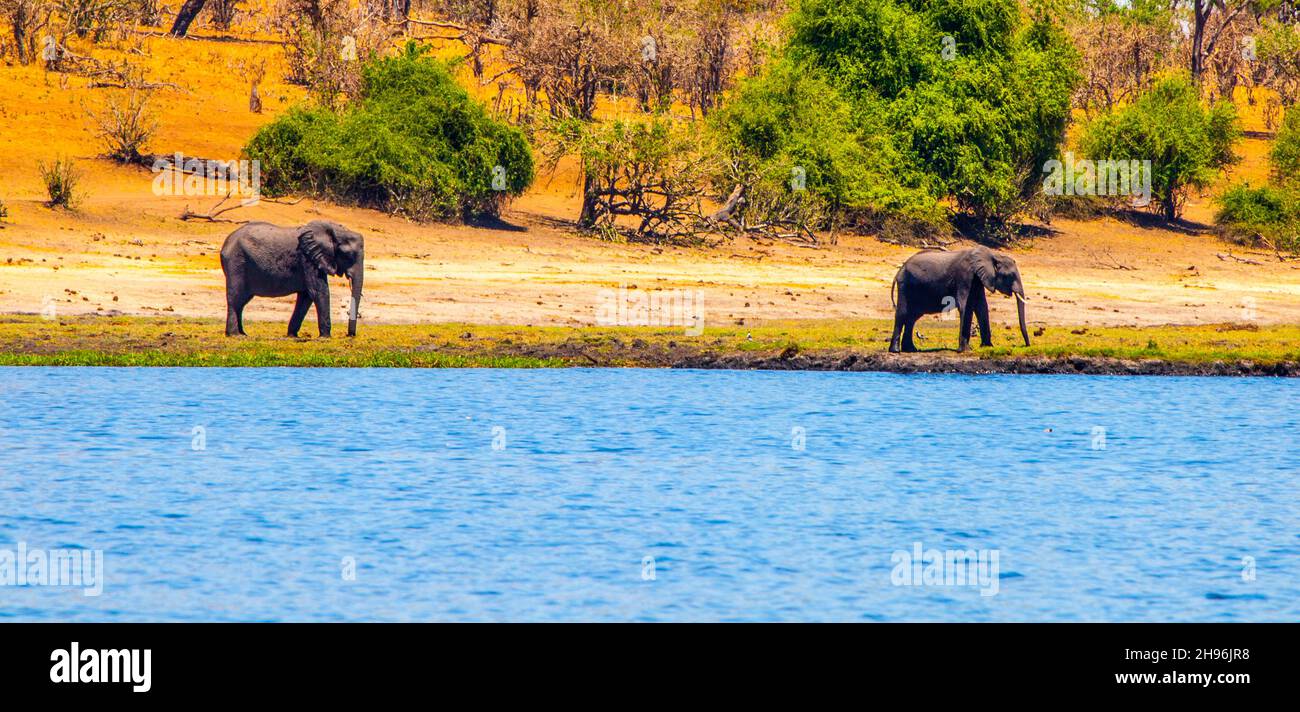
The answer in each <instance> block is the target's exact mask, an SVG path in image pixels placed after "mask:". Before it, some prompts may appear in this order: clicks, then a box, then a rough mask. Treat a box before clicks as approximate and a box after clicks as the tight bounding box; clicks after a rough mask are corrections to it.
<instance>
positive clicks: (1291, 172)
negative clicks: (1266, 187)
mask: <svg viewBox="0 0 1300 712" xmlns="http://www.w3.org/2000/svg"><path fill="white" fill-rule="evenodd" d="M1269 159H1270V160H1271V161H1272V163H1273V175H1274V176H1275V177H1276V178H1277V180H1278V181H1279V182H1281V183H1300V109H1294V108H1293V109H1291V110H1290V111H1288V112H1286V118H1285V119H1283V121H1282V127H1281V128H1280V129H1278V132H1277V137H1276V138H1275V139H1274V140H1273V150H1272V152H1271V153H1270V154H1269Z"/></svg>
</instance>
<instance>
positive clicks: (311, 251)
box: [298, 225, 338, 274]
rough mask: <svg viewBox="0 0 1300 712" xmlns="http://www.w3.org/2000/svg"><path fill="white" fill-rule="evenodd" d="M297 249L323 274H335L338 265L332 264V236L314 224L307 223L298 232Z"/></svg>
mask: <svg viewBox="0 0 1300 712" xmlns="http://www.w3.org/2000/svg"><path fill="white" fill-rule="evenodd" d="M298 250H299V251H300V252H302V254H303V256H304V257H305V258H307V263H308V264H311V265H315V266H316V267H317V268H318V269H320V270H322V271H323V272H325V274H336V273H337V272H338V266H337V265H335V264H334V238H333V236H331V235H330V234H329V233H328V232H326V231H325V230H323V229H321V228H320V227H319V226H316V225H309V226H307V227H306V228H303V231H302V232H300V233H298Z"/></svg>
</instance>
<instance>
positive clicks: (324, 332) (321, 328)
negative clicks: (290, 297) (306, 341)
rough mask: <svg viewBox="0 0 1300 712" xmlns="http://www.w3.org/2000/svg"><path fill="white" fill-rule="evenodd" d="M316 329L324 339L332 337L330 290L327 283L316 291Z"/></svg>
mask: <svg viewBox="0 0 1300 712" xmlns="http://www.w3.org/2000/svg"><path fill="white" fill-rule="evenodd" d="M315 301H316V330H317V331H318V332H319V333H320V337H321V338H322V339H328V338H329V337H330V290H329V284H328V283H326V285H325V288H324V289H320V290H317V292H316V300H315Z"/></svg>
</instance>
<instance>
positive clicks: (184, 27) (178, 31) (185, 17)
mask: <svg viewBox="0 0 1300 712" xmlns="http://www.w3.org/2000/svg"><path fill="white" fill-rule="evenodd" d="M207 1H208V0H185V4H184V5H181V9H180V11H179V12H177V13H176V22H174V23H172V29H171V33H170V34H171V35H172V36H173V37H184V36H185V33H186V32H189V31H190V23H191V22H194V18H196V17H198V16H199V13H200V12H202V10H203V5H204V4H205V3H207Z"/></svg>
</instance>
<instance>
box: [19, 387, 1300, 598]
mask: <svg viewBox="0 0 1300 712" xmlns="http://www.w3.org/2000/svg"><path fill="white" fill-rule="evenodd" d="M0 399H2V402H3V404H4V405H3V408H2V409H0V440H2V443H3V446H2V447H0V580H7V581H8V583H7V584H6V585H0V620H39V621H71V620H77V621H81V620H97V621H119V620H120V621H139V620H145V621H172V620H182V621H202V620H217V621H227V620H237V621H282V620H289V621H314V620H323V621H350V620H399V621H402V620H431V621H441V620H543V621H561V620H583V621H585V620H634V621H659V620H705V621H712V620H725V621H732V620H836V621H838V620H847V621H912V620H936V621H1040V620H1042V621H1259V620H1270V621H1271V620H1296V619H1297V618H1300V478H1298V477H1297V473H1298V470H1300V457H1298V456H1300V439H1298V438H1297V435H1298V434H1300V415H1297V408H1296V406H1297V405H1298V404H1300V381H1295V380H1274V379H1230V378H1149V377H1148V378H1142V377H1132V378H1130V377H1089V376H978V377H969V376H943V375H895V374H872V373H776V372H726V371H722V372H706V371H673V370H635V369H610V370H587V369H567V370H403V369H355V370H353V369H283V368H275V369H81V368H56V369H47V368H4V369H0ZM20 546H21V547H22V550H23V551H25V552H29V554H30V552H31V551H33V550H41V551H45V552H50V551H53V550H61V549H84V550H87V551H88V552H89V551H97V552H102V574H103V575H102V579H100V584H102V585H101V587H100V589H101V590H99V591H91V589H90V588H89V587H88V586H87V585H86V581H82V582H81V584H82V585H81V587H76V586H70V585H50V584H52V583H55V582H56V581H54V579H53V578H51V579H50V580H49V581H47V582H46V585H37V584H36V583H33V582H32V581H33V580H37V579H36V578H35V576H34V575H33V576H32V578H31V579H29V580H27V581H26V582H25V583H22V584H20V583H18V580H17V579H15V578H13V576H14V573H13V572H14V571H16V570H17V568H18V567H19V562H18V558H17V557H18V554H17V552H18V551H19V547H20ZM6 551H8V552H10V554H9V558H8V563H9V564H10V567H11V568H10V573H9V574H6V573H5V571H4V568H5V567H4V565H3V564H4V563H5V552H6ZM932 551H933V552H937V554H933V555H932V554H931V553H930V552H932ZM954 551H955V552H958V553H961V552H968V553H971V554H973V555H974V556H975V560H979V561H982V562H983V568H982V569H981V568H979V567H978V566H974V565H972V566H971V567H969V568H967V569H963V570H961V571H960V572H959V573H960V575H956V574H954V572H955V571H957V569H961V568H962V566H964V564H963V563H962V561H963V559H961V558H960V556H959V557H958V558H957V559H951V557H950V556H949V552H954ZM915 554H920V555H921V556H920V560H918V561H912V559H911V558H909V557H913V556H914V555H915ZM87 558H88V559H89V558H90V557H87ZM23 559H24V560H27V561H28V562H29V563H30V561H31V560H30V559H27V557H26V556H24V557H23ZM972 561H973V560H972ZM944 567H947V568H944ZM931 574H934V575H933V576H932V575H931ZM967 574H969V576H967ZM981 574H982V575H981ZM994 574H995V575H994ZM6 576H8V578H7V579H5V577H6ZM50 576H51V577H54V574H53V573H51V574H50ZM963 578H965V579H966V580H965V581H963V580H962V579H963ZM61 582H62V583H65V584H66V583H67V582H68V580H67V579H63V580H61ZM38 583H39V581H38ZM95 593H98V595H93V594H95ZM88 594H90V595H88Z"/></svg>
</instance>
